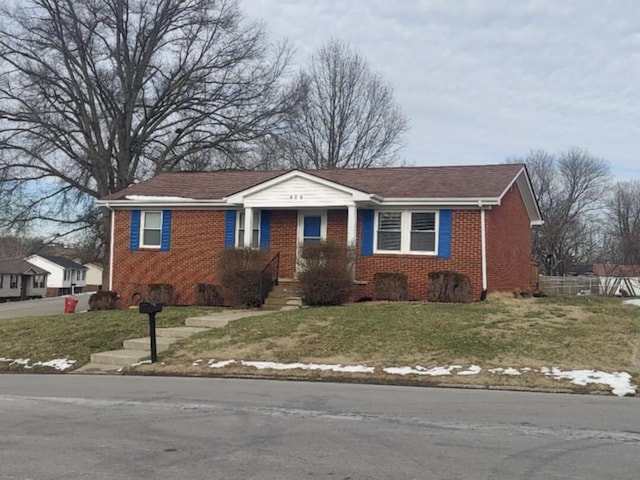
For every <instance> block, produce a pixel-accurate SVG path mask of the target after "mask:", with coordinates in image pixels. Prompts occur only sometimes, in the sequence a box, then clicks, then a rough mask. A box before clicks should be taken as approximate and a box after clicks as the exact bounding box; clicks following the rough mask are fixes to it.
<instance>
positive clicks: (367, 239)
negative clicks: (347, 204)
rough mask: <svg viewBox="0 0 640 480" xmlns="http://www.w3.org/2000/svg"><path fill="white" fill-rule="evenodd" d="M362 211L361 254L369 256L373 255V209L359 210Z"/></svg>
mask: <svg viewBox="0 0 640 480" xmlns="http://www.w3.org/2000/svg"><path fill="white" fill-rule="evenodd" d="M361 212H362V239H361V242H362V244H361V255H362V256H363V257H370V256H371V255H373V217H374V215H373V214H374V211H373V210H361Z"/></svg>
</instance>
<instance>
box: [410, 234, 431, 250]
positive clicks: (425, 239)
mask: <svg viewBox="0 0 640 480" xmlns="http://www.w3.org/2000/svg"><path fill="white" fill-rule="evenodd" d="M435 249H436V234H435V232H411V250H412V251H414V252H433V251H435Z"/></svg>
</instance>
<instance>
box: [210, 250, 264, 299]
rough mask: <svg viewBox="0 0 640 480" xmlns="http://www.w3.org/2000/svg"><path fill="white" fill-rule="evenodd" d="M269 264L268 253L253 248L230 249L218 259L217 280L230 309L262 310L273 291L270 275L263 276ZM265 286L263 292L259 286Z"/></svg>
mask: <svg viewBox="0 0 640 480" xmlns="http://www.w3.org/2000/svg"><path fill="white" fill-rule="evenodd" d="M268 261H269V259H268V256H267V253H266V252H264V251H262V250H255V249H251V248H236V249H232V248H227V249H224V250H223V251H222V252H220V255H219V257H218V277H219V279H220V284H221V285H222V287H224V289H225V290H226V291H225V294H224V295H223V296H224V299H225V303H226V304H227V305H230V306H241V305H242V306H245V307H259V306H260V305H262V302H263V301H264V299H265V298H266V296H267V295H268V293H269V291H270V290H271V287H272V281H271V277H270V275H269V274H268V273H265V274H263V275H262V282H260V272H261V271H262V269H263V268H264V267H265V265H266V264H267V262H268ZM261 285H262V290H261V289H260V286H261Z"/></svg>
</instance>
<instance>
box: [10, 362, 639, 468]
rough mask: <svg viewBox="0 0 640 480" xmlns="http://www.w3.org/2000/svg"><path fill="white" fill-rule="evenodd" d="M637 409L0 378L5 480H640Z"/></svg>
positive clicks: (202, 382)
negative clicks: (639, 474) (639, 478)
mask: <svg viewBox="0 0 640 480" xmlns="http://www.w3.org/2000/svg"><path fill="white" fill-rule="evenodd" d="M639 407H640V403H639V399H637V398H617V397H603V396H593V395H561V394H538V393H516V392H500V391H474V390H463V389H459V390H455V389H436V388H409V387H395V386H375V385H343V384H331V383H320V382H318V383H306V382H285V381H264V380H261V381H260V380H231V379H206V378H160V377H156V378H152V377H126V376H125V377H120V376H107V377H95V376H81V375H48V376H42V375H21V376H20V375H8V374H7V375H2V376H0V425H2V438H1V441H0V443H1V444H2V448H1V449H0V478H3V479H4V478H7V479H27V478H29V479H54V478H55V479H62V478H64V479H67V480H75V479H78V480H79V479H83V480H84V479H109V480H136V479H149V480H151V479H153V480H175V479H202V480H205V479H206V480H215V479H220V480H222V479H224V480H234V479H237V480H251V479H256V480H257V479H261V480H269V479H273V480H276V479H277V480H300V479H325V478H326V479H333V480H347V479H351V480H356V479H395V480H405V479H406V480H410V479H411V480H416V479H434V480H438V479H460V480H482V479H487V480H489V479H490V480H512V479H527V480H543V479H544V480H547V479H565V480H566V479H583V480H602V479H606V478H611V479H617V480H626V479H629V480H631V479H633V480H637V479H638V471H639V469H640V459H639V453H640V417H639V416H638V408H639Z"/></svg>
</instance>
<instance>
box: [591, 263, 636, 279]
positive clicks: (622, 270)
mask: <svg viewBox="0 0 640 480" xmlns="http://www.w3.org/2000/svg"><path fill="white" fill-rule="evenodd" d="M593 273H595V274H596V275H598V276H599V277H640V265H616V264H608V263H594V264H593Z"/></svg>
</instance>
